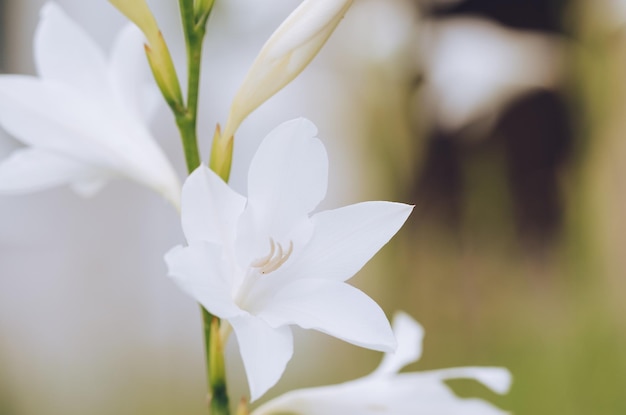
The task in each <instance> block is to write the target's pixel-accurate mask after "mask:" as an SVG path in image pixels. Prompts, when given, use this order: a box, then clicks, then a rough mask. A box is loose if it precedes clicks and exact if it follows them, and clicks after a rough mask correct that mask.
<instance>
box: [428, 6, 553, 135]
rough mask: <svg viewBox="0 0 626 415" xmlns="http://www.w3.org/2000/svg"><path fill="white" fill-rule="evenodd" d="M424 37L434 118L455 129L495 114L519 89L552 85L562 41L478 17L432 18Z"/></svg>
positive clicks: (549, 86) (550, 86)
mask: <svg viewBox="0 0 626 415" xmlns="http://www.w3.org/2000/svg"><path fill="white" fill-rule="evenodd" d="M429 27H430V29H431V33H430V34H429V35H428V36H425V38H424V39H425V40H426V41H427V42H428V43H427V45H425V56H424V62H425V63H424V64H425V68H424V70H425V76H426V84H425V86H426V87H427V90H428V92H429V94H430V97H429V98H430V99H431V100H432V102H431V103H430V104H431V105H432V106H434V112H435V113H434V117H435V119H436V121H437V122H438V123H439V125H441V126H442V127H445V128H447V129H450V130H455V129H458V128H461V127H463V126H465V125H467V124H468V123H470V122H473V121H476V120H478V119H481V118H484V117H489V116H493V114H494V111H496V110H497V109H498V108H499V107H500V106H502V105H503V104H504V103H506V102H507V101H508V100H509V99H511V98H512V97H514V96H516V95H517V94H519V93H521V92H524V91H527V90H529V89H533V88H553V87H555V86H556V85H557V84H558V82H559V79H560V65H561V64H562V58H563V47H564V42H563V41H562V40H560V39H559V38H557V37H556V36H549V35H543V34H535V33H529V32H523V31H519V30H515V29H508V28H505V27H503V26H500V25H498V24H496V23H493V22H490V21H488V20H485V19H479V18H451V19H443V20H439V21H433V22H431V23H430V25H429Z"/></svg>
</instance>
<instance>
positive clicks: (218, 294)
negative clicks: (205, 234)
mask: <svg viewBox="0 0 626 415" xmlns="http://www.w3.org/2000/svg"><path fill="white" fill-rule="evenodd" d="M221 255H222V252H221V249H220V247H218V246H216V245H212V244H208V243H202V242H198V243H195V244H193V245H190V246H188V247H182V246H177V247H175V248H172V249H171V250H170V251H169V252H168V253H167V254H165V262H166V264H167V268H168V275H169V276H170V277H172V279H173V280H174V281H175V282H176V284H177V285H178V286H179V287H180V288H181V289H182V290H183V291H184V292H185V293H187V294H188V295H190V296H191V297H192V298H193V299H195V300H196V301H197V302H199V303H200V304H202V305H203V306H204V308H206V309H207V310H208V311H209V312H210V313H211V314H214V315H216V316H218V317H220V318H230V317H233V316H236V315H239V314H241V313H243V311H242V310H241V309H240V308H239V307H237V305H236V304H235V303H234V301H233V299H232V297H231V293H230V290H231V287H230V283H229V271H230V270H229V269H228V267H227V266H226V265H225V264H224V261H223V260H222V256H221Z"/></svg>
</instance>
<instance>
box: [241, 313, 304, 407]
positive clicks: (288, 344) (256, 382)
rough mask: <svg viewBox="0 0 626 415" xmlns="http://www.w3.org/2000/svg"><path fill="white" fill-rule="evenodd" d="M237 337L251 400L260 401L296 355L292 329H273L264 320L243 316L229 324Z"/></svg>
mask: <svg viewBox="0 0 626 415" xmlns="http://www.w3.org/2000/svg"><path fill="white" fill-rule="evenodd" d="M229 322H230V324H231V325H232V326H233V331H234V332H235V335H236V336H237V342H238V343H239V351H240V352H241V358H242V360H243V364H244V367H245V369H246V374H247V375H248V384H249V386H250V400H251V401H255V400H257V399H258V398H260V397H261V396H262V395H263V394H265V392H267V390H268V389H269V388H271V387H272V386H274V385H275V384H276V382H278V380H279V379H280V377H281V376H282V374H283V372H284V371H285V367H286V366H287V362H289V360H291V356H292V355H293V335H292V333H291V329H290V328H289V327H280V328H278V329H274V328H272V327H270V326H269V325H267V323H265V322H264V321H263V320H261V319H259V318H257V317H255V316H251V315H242V316H239V317H235V318H232V319H230V320H229Z"/></svg>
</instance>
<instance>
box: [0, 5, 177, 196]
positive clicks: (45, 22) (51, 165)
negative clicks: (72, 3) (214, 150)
mask: <svg viewBox="0 0 626 415" xmlns="http://www.w3.org/2000/svg"><path fill="white" fill-rule="evenodd" d="M34 49H35V50H34V54H35V63H36V66H37V72H38V74H39V76H38V77H33V76H26V75H2V76H0V125H2V127H3V128H5V129H6V130H7V131H8V132H9V133H10V134H12V135H13V136H15V137H16V138H17V139H18V140H20V141H21V142H23V143H24V144H26V145H27V146H28V147H26V148H23V149H19V150H17V151H15V152H14V153H13V154H12V155H11V156H10V157H9V158H8V159H6V160H4V161H3V162H2V163H0V193H4V194H12V193H24V192H31V191H36V190H41V189H46V188H49V187H53V186H57V185H63V184H71V185H72V186H73V187H74V189H75V190H76V191H78V192H79V193H81V194H92V193H94V192H96V191H97V190H98V189H99V188H100V187H101V186H102V185H104V184H105V183H106V182H107V181H108V180H109V179H110V178H112V177H115V176H124V177H127V178H130V179H133V180H135V181H137V182H139V183H141V184H144V185H146V186H148V187H151V188H153V189H154V190H156V191H158V192H159V193H161V194H162V195H163V196H165V197H166V198H167V199H168V200H170V201H171V202H172V203H173V204H175V205H178V204H179V198H180V184H179V182H178V179H177V177H176V173H175V172H174V170H173V168H172V166H171V165H170V163H169V161H168V160H167V158H166V156H165V155H164V154H163V152H162V150H161V149H160V148H159V147H158V145H157V144H156V142H155V141H154V139H153V137H152V135H151V134H150V131H149V130H148V127H147V117H148V113H150V112H153V110H154V109H155V108H156V102H157V101H156V99H157V98H158V96H157V95H156V94H155V91H154V89H150V88H148V85H147V83H146V82H145V80H144V75H145V73H146V68H147V65H146V63H145V56H144V53H143V36H142V35H141V32H139V30H137V29H136V28H135V27H133V26H130V25H129V26H127V27H125V28H124V29H123V30H122V31H121V32H120V34H119V35H118V37H117V39H116V41H115V44H114V46H113V50H112V53H111V57H110V59H109V60H108V61H107V59H106V58H105V56H104V54H103V52H102V51H101V49H100V48H99V47H98V46H97V45H96V44H95V43H94V41H93V40H92V39H91V38H89V36H88V35H87V34H86V33H85V32H84V31H83V29H82V28H80V27H79V26H78V25H77V24H76V23H75V22H74V21H72V20H71V19H70V18H69V17H68V16H67V15H66V14H65V13H64V12H63V10H61V8H60V7H59V6H57V5H56V4H55V3H52V2H50V3H47V4H46V5H44V6H43V8H42V10H41V18H40V22H39V26H38V27H37V31H36V33H35V41H34ZM150 93H151V94H150Z"/></svg>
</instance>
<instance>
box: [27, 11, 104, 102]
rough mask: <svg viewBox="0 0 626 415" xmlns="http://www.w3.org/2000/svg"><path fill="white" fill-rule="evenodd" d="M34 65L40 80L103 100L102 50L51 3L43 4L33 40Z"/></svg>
mask: <svg viewBox="0 0 626 415" xmlns="http://www.w3.org/2000/svg"><path fill="white" fill-rule="evenodd" d="M34 43H35V44H34V48H35V64H36V65H37V72H38V73H39V75H40V76H41V78H42V79H44V80H47V81H56V82H60V83H63V84H65V85H68V86H72V87H73V88H75V89H76V91H82V92H84V93H85V94H90V95H94V94H95V95H97V96H100V97H105V96H106V95H107V94H106V90H107V86H108V82H107V76H106V60H105V57H104V54H103V53H102V50H101V49H100V48H99V47H98V45H97V44H96V43H95V42H94V41H93V40H92V39H91V38H90V37H89V35H87V33H86V32H85V31H84V30H83V29H82V28H81V27H79V26H78V25H77V24H76V23H75V22H74V21H73V20H72V19H70V18H69V17H68V16H67V15H66V14H65V12H64V11H63V10H62V9H61V7H59V6H58V5H57V4H56V3H54V2H48V3H46V4H45V5H44V6H43V7H42V9H41V17H40V21H39V25H38V26H37V30H36V32H35V40H34Z"/></svg>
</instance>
